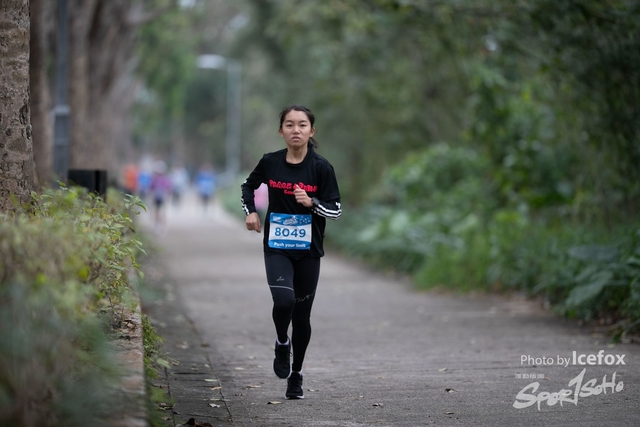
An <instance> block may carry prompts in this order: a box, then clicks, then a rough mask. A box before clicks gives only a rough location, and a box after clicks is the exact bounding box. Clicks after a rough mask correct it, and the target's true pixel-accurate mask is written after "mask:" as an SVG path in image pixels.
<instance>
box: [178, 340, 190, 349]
mask: <svg viewBox="0 0 640 427" xmlns="http://www.w3.org/2000/svg"><path fill="white" fill-rule="evenodd" d="M176 347H178V348H181V349H183V350H186V349H187V348H189V344H188V343H187V342H186V341H182V342H181V343H180V344H176Z"/></svg>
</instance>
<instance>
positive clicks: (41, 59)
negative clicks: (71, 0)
mask: <svg viewBox="0 0 640 427" xmlns="http://www.w3.org/2000/svg"><path fill="white" fill-rule="evenodd" d="M48 6H49V5H48V4H46V3H45V0H30V10H31V41H30V48H31V54H30V61H29V77H30V79H31V83H30V87H31V125H32V126H33V133H32V135H33V136H32V137H33V158H34V162H35V172H36V174H35V175H36V176H35V178H36V183H37V184H38V185H39V186H46V185H48V184H49V183H51V180H52V179H53V121H52V119H51V108H52V106H51V93H50V91H49V90H50V89H49V78H48V77H47V67H46V59H47V56H48V51H47V46H46V41H45V40H46V39H45V37H46V25H45V18H46V17H47V12H49V13H51V12H52V10H51V7H48Z"/></svg>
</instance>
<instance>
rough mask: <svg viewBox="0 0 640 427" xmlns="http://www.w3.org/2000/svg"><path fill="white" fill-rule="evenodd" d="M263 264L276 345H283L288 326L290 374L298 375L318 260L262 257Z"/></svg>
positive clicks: (306, 341) (308, 334) (308, 332)
mask: <svg viewBox="0 0 640 427" xmlns="http://www.w3.org/2000/svg"><path fill="white" fill-rule="evenodd" d="M264 264H265V267H266V270H267V283H269V289H270V290H271V296H272V297H273V313H272V314H273V323H274V324H275V327H276V334H277V336H278V341H280V342H281V343H284V342H286V341H287V338H288V335H287V333H288V330H289V324H291V325H292V335H291V344H292V346H293V364H292V370H293V371H294V372H300V371H301V370H302V362H303V361H304V355H305V353H306V351H307V346H308V345H309V340H310V339H311V322H310V318H311V306H312V305H313V299H314V297H315V295H316V287H317V286H318V277H319V275H320V258H310V257H305V258H300V259H295V258H290V257H287V256H284V255H279V254H265V256H264Z"/></svg>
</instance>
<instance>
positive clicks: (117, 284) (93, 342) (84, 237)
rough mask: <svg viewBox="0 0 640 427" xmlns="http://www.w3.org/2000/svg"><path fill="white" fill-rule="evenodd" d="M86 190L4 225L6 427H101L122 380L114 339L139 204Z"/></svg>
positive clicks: (36, 206) (0, 388) (2, 420)
mask: <svg viewBox="0 0 640 427" xmlns="http://www.w3.org/2000/svg"><path fill="white" fill-rule="evenodd" d="M109 200H112V201H114V202H116V203H112V204H111V205H107V204H106V203H104V202H103V201H102V200H100V199H98V198H96V197H94V196H92V195H89V194H87V193H86V191H84V190H82V189H79V188H61V189H59V190H49V191H46V192H45V193H44V194H42V195H36V194H33V195H32V203H31V204H29V205H26V206H23V207H22V208H21V209H18V210H17V212H14V213H12V214H4V215H2V217H1V218H0V424H1V425H24V426H31V425H38V426H41V425H42V426H57V425H65V426H73V425H78V426H80V425H100V422H101V420H102V419H104V416H105V415H106V414H107V411H108V410H110V409H112V408H109V403H110V402H111V391H110V390H112V388H111V387H109V386H110V385H112V384H113V381H114V379H115V378H116V376H115V374H116V373H117V370H116V366H114V364H113V354H112V350H111V349H110V347H109V344H110V341H111V340H110V334H111V333H112V331H113V326H114V324H117V322H118V320H119V316H120V314H121V310H123V309H122V307H124V306H126V305H127V304H128V297H127V296H128V294H129V281H128V280H129V279H128V274H129V272H130V271H131V269H132V268H133V269H136V268H137V263H136V261H135V254H136V253H137V251H139V250H140V247H139V246H140V245H139V242H138V241H137V240H135V239H133V238H132V237H131V234H132V233H131V232H130V230H132V226H133V223H132V218H131V213H132V209H133V208H134V206H135V205H136V204H137V205H138V206H140V204H139V203H138V201H137V200H136V199H134V198H130V197H126V198H124V199H122V198H121V197H119V196H118V195H116V194H115V193H113V194H110V195H109Z"/></svg>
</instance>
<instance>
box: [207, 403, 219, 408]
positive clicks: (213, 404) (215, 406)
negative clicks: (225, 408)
mask: <svg viewBox="0 0 640 427" xmlns="http://www.w3.org/2000/svg"><path fill="white" fill-rule="evenodd" d="M209 406H211V407H212V408H219V407H220V405H216V404H215V403H209Z"/></svg>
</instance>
